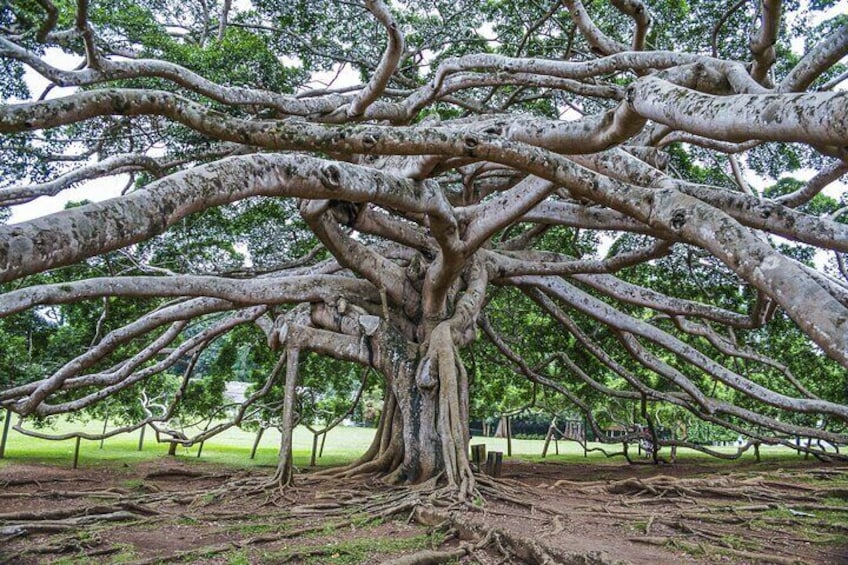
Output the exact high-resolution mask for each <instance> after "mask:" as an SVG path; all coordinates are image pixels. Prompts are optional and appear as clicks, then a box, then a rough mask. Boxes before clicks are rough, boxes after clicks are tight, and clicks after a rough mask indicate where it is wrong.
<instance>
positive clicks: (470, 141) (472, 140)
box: [464, 135, 480, 149]
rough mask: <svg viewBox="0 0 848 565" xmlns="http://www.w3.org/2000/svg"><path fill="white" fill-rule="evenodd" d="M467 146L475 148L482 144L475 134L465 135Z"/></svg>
mask: <svg viewBox="0 0 848 565" xmlns="http://www.w3.org/2000/svg"><path fill="white" fill-rule="evenodd" d="M464 141H465V147H466V148H467V149H474V148H475V147H477V146H478V145H479V144H480V141H479V140H478V139H477V138H476V137H475V136H473V135H467V136H465V140H464Z"/></svg>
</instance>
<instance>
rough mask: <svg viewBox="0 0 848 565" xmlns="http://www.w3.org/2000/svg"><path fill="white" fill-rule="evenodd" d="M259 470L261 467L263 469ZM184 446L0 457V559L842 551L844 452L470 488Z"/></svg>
mask: <svg viewBox="0 0 848 565" xmlns="http://www.w3.org/2000/svg"><path fill="white" fill-rule="evenodd" d="M267 474H270V471H267ZM265 478H266V475H263V473H262V470H258V471H250V472H247V471H233V470H232V469H228V468H222V467H219V466H214V465H210V464H204V463H199V462H196V461H194V460H188V459H175V458H163V459H158V460H154V461H149V462H145V463H142V464H138V465H134V466H132V467H129V466H125V465H124V466H121V465H116V466H96V467H87V468H81V469H78V470H76V471H75V470H72V469H68V468H62V467H52V466H41V465H31V464H11V465H7V466H5V467H2V468H0V487H1V488H0V562H3V563H16V564H18V563H20V564H29V563H63V564H70V563H79V564H82V563H135V564H141V563H160V562H161V563H175V562H176V563H204V564H205V563H211V564H231V565H238V564H250V563H312V564H323V563H328V564H330V563H341V564H353V563H395V564H405V565H416V564H420V563H443V562H446V563H469V564H470V563H479V564H484V565H485V564H495V563H525V562H530V563H544V562H548V563H575V564H607V563H651V564H659V563H670V564H671V563H786V564H788V563H848V519H846V518H848V467H846V466H844V464H843V465H836V464H830V465H828V464H823V463H814V462H804V461H802V460H799V461H798V463H797V464H796V463H792V464H787V463H783V464H781V465H779V466H778V465H776V464H769V463H762V464H739V465H727V464H724V465H717V464H711V463H706V462H705V463H678V464H675V465H666V466H659V467H655V466H652V465H627V464H626V463H623V462H622V463H618V462H616V463H607V464H597V463H593V464H572V463H566V464H564V463H557V464H553V463H551V464H530V463H522V462H508V463H505V465H504V477H503V479H502V480H499V481H492V480H485V479H484V480H481V481H480V492H481V496H480V498H479V499H477V500H475V501H473V502H472V503H471V504H468V505H464V506H457V505H453V506H452V505H450V504H449V503H448V502H445V500H446V499H445V498H444V497H438V496H436V495H434V491H433V490H432V489H430V490H424V489H419V490H414V489H409V488H405V489H399V488H394V487H388V486H386V485H383V484H381V483H379V482H378V481H375V480H368V479H360V480H356V481H351V480H345V481H338V480H333V479H317V478H309V477H308V476H306V475H299V476H298V482H297V484H296V486H295V487H294V488H291V489H288V490H286V491H285V492H284V493H280V491H278V490H276V489H271V490H267V489H266V490H262V489H260V488H258V487H259V485H261V483H262V481H264V480H265Z"/></svg>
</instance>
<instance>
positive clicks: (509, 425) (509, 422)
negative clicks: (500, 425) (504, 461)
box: [506, 416, 512, 457]
mask: <svg viewBox="0 0 848 565" xmlns="http://www.w3.org/2000/svg"><path fill="white" fill-rule="evenodd" d="M506 456H507V457H512V417H511V416H507V417H506Z"/></svg>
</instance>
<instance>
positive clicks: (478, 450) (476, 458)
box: [471, 443, 486, 471]
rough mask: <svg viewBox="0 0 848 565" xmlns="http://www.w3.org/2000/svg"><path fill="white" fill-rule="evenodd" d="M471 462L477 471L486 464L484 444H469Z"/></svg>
mask: <svg viewBox="0 0 848 565" xmlns="http://www.w3.org/2000/svg"><path fill="white" fill-rule="evenodd" d="M471 462H472V463H473V464H474V467H475V468H476V469H477V471H482V470H483V466H484V465H485V464H486V444H485V443H477V444H474V445H472V446H471Z"/></svg>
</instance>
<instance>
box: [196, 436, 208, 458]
mask: <svg viewBox="0 0 848 565" xmlns="http://www.w3.org/2000/svg"><path fill="white" fill-rule="evenodd" d="M204 443H206V440H203V441H201V442H200V447H198V448H197V458H198V459H200V454H201V453H203V444H204Z"/></svg>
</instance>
